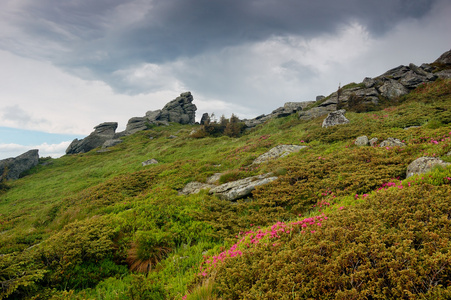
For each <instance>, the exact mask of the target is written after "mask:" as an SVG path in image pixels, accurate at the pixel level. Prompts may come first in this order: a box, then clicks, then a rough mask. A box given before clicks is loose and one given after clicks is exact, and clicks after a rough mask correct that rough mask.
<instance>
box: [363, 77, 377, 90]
mask: <svg viewBox="0 0 451 300" xmlns="http://www.w3.org/2000/svg"><path fill="white" fill-rule="evenodd" d="M363 84H365V87H366V88H371V87H374V85H375V84H376V80H374V79H373V78H370V77H365V78H364V79H363Z"/></svg>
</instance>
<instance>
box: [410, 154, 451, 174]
mask: <svg viewBox="0 0 451 300" xmlns="http://www.w3.org/2000/svg"><path fill="white" fill-rule="evenodd" d="M449 165H451V163H448V162H444V161H443V160H441V159H439V158H436V157H427V156H423V157H420V158H417V159H415V160H414V161H413V162H411V163H410V164H409V165H408V166H407V172H406V177H411V176H413V175H416V174H423V173H427V172H429V171H431V170H432V169H433V168H434V167H437V166H441V167H444V168H445V167H447V166H449Z"/></svg>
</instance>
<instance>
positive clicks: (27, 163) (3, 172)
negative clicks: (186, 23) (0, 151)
mask: <svg viewBox="0 0 451 300" xmlns="http://www.w3.org/2000/svg"><path fill="white" fill-rule="evenodd" d="M38 152H39V150H36V149H33V150H29V151H27V152H25V153H23V154H21V155H19V156H17V157H14V158H7V159H2V160H0V180H3V179H6V180H12V179H18V178H19V177H20V176H21V175H22V174H23V173H24V172H25V171H28V170H30V169H31V168H33V167H35V166H36V165H37V164H38V163H39V154H38Z"/></svg>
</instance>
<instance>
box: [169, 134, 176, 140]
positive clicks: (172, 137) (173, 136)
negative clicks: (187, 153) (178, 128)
mask: <svg viewBox="0 0 451 300" xmlns="http://www.w3.org/2000/svg"><path fill="white" fill-rule="evenodd" d="M167 138H168V139H170V140H171V139H175V138H177V136H175V135H172V134H171V135H170V136H168V137H167Z"/></svg>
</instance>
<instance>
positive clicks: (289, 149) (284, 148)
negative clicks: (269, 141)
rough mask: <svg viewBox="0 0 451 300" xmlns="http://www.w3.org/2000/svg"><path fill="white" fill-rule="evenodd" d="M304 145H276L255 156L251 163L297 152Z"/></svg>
mask: <svg viewBox="0 0 451 300" xmlns="http://www.w3.org/2000/svg"><path fill="white" fill-rule="evenodd" d="M306 147H307V146H299V145H278V146H276V147H274V148H272V149H271V150H269V151H268V152H266V153H264V154H262V155H260V156H259V157H257V158H256V159H255V160H254V161H253V163H252V164H261V163H264V162H267V161H270V160H273V159H277V158H281V157H284V156H287V155H289V154H291V153H294V152H298V151H300V150H301V149H304V148H306Z"/></svg>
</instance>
